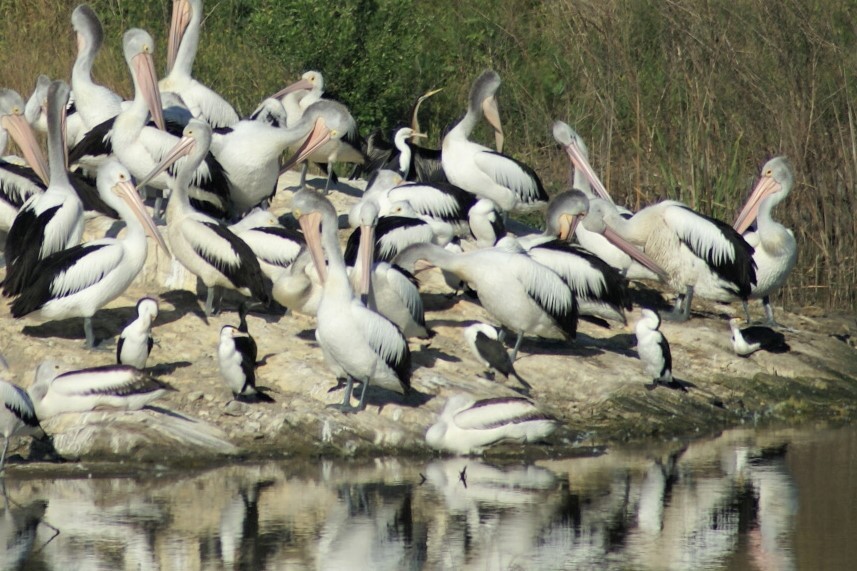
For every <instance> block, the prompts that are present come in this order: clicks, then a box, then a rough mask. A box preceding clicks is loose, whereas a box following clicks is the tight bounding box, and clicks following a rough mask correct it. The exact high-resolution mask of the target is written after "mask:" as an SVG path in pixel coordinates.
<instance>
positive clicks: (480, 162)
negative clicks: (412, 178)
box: [441, 70, 548, 212]
mask: <svg viewBox="0 0 857 571" xmlns="http://www.w3.org/2000/svg"><path fill="white" fill-rule="evenodd" d="M499 87H500V76H499V75H497V74H496V73H495V72H494V71H490V70H489V71H486V72H484V73H483V74H482V75H480V76H479V77H478V78H477V79H476V81H474V82H473V87H471V89H470V98H469V102H468V105H467V114H466V115H465V116H464V118H463V119H462V120H461V121H459V123H458V124H457V125H456V126H455V127H453V128H452V130H451V131H450V132H449V133H448V134H447V135H446V137H444V138H443V146H442V154H441V159H442V162H443V170H444V172H445V173H446V176H447V178H448V179H449V182H451V183H452V184H455V185H457V186H460V187H461V188H463V189H464V190H466V191H468V192H472V193H473V194H475V195H476V196H479V197H480V198H490V199H491V200H493V201H494V202H495V203H496V204H497V206H499V207H500V208H501V209H502V210H504V211H506V212H510V211H512V210H515V209H523V208H530V207H537V206H540V205H544V204H546V203H547V200H548V195H547V193H546V192H545V189H544V188H543V187H542V181H541V180H540V179H539V177H538V175H537V174H536V173H535V171H533V169H531V168H530V167H528V166H527V165H525V164H524V163H521V162H519V161H516V160H515V159H513V158H511V157H508V156H506V155H504V154H502V152H501V151H492V150H491V149H489V148H488V147H484V146H482V145H479V144H477V143H474V142H472V141H470V140H469V137H470V133H471V132H472V131H473V128H474V127H476V124H477V123H478V122H479V119H481V118H482V117H483V116H484V117H485V119H487V120H488V122H489V123H490V124H491V125H492V126H493V127H494V129H495V134H496V135H497V136H498V137H502V132H503V130H502V127H501V125H500V114H499V111H498V109H497V99H496V98H495V96H494V94H495V93H496V92H497V89H498V88H499ZM498 148H502V146H501V145H500V144H498Z"/></svg>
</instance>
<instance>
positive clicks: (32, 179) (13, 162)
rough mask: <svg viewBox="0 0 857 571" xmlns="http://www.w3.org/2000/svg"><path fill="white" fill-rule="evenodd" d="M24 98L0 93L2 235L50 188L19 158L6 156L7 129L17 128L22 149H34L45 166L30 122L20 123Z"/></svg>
mask: <svg viewBox="0 0 857 571" xmlns="http://www.w3.org/2000/svg"><path fill="white" fill-rule="evenodd" d="M22 105H23V101H22V100H21V96H20V95H18V94H17V93H15V92H14V91H12V90H9V89H2V90H0V157H2V158H0V232H8V231H9V228H11V227H12V221H13V220H14V219H15V216H16V215H17V214H18V209H20V208H21V206H23V205H24V203H25V202H26V201H27V199H29V198H30V197H31V196H34V195H37V194H41V193H43V192H44V191H45V188H46V186H47V185H46V184H45V182H44V181H43V180H42V179H41V178H39V175H38V174H37V173H36V171H34V170H33V169H32V168H30V167H28V166H25V165H24V164H22V163H24V162H26V161H23V160H21V159H20V158H19V157H15V156H4V153H5V152H6V145H7V143H8V141H9V131H8V130H7V129H6V125H9V124H15V126H14V127H12V129H13V133H15V135H16V136H17V137H18V138H19V139H21V138H22V136H23V139H22V140H21V141H17V140H16V142H17V143H18V145H19V146H24V145H30V149H29V150H28V152H29V153H30V154H31V156H37V157H39V159H38V160H40V161H41V162H42V164H44V158H43V157H42V152H41V150H40V149H39V147H38V143H36V140H35V137H34V136H33V132H32V130H31V129H30V127H29V125H27V122H26V121H21V120H20V109H21V108H22Z"/></svg>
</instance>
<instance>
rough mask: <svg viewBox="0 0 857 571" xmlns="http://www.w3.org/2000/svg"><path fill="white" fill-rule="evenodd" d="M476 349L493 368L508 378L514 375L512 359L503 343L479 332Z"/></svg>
mask: <svg viewBox="0 0 857 571" xmlns="http://www.w3.org/2000/svg"><path fill="white" fill-rule="evenodd" d="M476 349H477V350H478V351H479V354H480V355H482V358H483V359H485V360H486V361H488V364H489V365H491V367H492V368H494V369H496V370H498V371H500V373H502V374H503V375H504V376H507V377H508V376H509V375H510V374H511V373H512V359H511V358H510V357H509V353H508V352H506V346H505V345H503V343H501V342H500V341H498V340H497V339H491V338H490V337H488V336H487V335H485V334H484V333H482V332H481V331H479V332H477V333H476Z"/></svg>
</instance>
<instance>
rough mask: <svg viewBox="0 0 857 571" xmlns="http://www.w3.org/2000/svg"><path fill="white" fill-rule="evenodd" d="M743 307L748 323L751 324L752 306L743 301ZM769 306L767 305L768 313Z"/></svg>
mask: <svg viewBox="0 0 857 571" xmlns="http://www.w3.org/2000/svg"><path fill="white" fill-rule="evenodd" d="M741 306H742V307H743V308H744V317H745V318H746V319H747V323H750V304H748V303H747V300H746V299H742V300H741ZM767 308H768V306H767V305H765V312H766V313H767Z"/></svg>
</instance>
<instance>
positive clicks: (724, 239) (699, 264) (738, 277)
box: [582, 200, 756, 321]
mask: <svg viewBox="0 0 857 571" xmlns="http://www.w3.org/2000/svg"><path fill="white" fill-rule="evenodd" d="M582 223H583V225H584V226H586V228H587V230H591V231H593V232H601V233H603V234H604V235H605V237H607V238H608V239H609V240H610V241H611V242H614V243H615V242H616V241H617V240H624V241H627V242H630V243H631V244H633V245H635V246H637V247H639V248H640V249H642V250H643V251H644V252H645V253H646V255H647V256H650V257H651V259H652V260H654V262H655V265H653V266H652V267H650V268H649V269H650V270H652V271H655V272H657V271H658V269H660V273H661V274H662V275H663V281H664V282H665V283H667V284H668V285H669V286H670V287H671V288H672V289H673V290H674V291H675V292H677V293H678V294H679V295H682V294H683V295H684V299H683V301H682V300H681V298H679V301H677V303H676V308H675V311H674V312H672V313H669V314H667V315H666V316H665V317H667V318H669V319H674V320H678V321H685V320H687V319H688V318H689V317H690V306H691V303H692V301H693V296H694V294H697V295H699V296H700V297H702V298H704V299H711V300H715V301H721V302H731V301H735V300H737V299H742V300H745V299H747V297H748V296H749V295H750V291H751V290H750V288H751V285H752V284H753V283H755V282H756V264H755V263H754V262H753V248H752V247H751V246H750V245H749V244H747V242H746V241H745V240H744V238H742V237H741V235H740V234H738V232H736V231H735V230H734V229H733V228H732V227H731V226H729V225H728V224H724V223H723V222H721V221H719V220H716V219H714V218H710V217H708V216H704V215H702V214H699V213H697V212H694V211H693V210H691V209H690V208H688V207H687V206H685V205H684V204H682V203H681V202H677V201H675V200H665V201H663V202H660V203H658V204H654V205H652V206H647V207H646V208H643V209H642V210H640V211H639V212H637V213H636V214H635V215H634V216H633V217H632V218H630V219H627V220H626V219H625V218H623V217H622V216H621V215H620V213H619V211H618V210H616V208H615V207H612V206H611V205H610V204H609V203H608V202H607V201H600V202H596V203H594V204H590V206H589V214H587V215H586V218H584V219H583V222H582Z"/></svg>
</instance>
